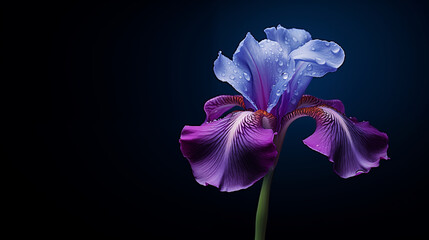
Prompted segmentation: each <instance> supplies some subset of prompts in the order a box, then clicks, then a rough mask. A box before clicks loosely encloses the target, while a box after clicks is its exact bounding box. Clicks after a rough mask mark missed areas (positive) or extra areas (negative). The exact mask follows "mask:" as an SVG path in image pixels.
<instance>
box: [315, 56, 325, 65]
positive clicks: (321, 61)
mask: <svg viewBox="0 0 429 240" xmlns="http://www.w3.org/2000/svg"><path fill="white" fill-rule="evenodd" d="M315 60H316V62H317V64H320V65H323V64H325V63H326V61H325V60H323V59H321V58H318V57H317V58H315Z"/></svg>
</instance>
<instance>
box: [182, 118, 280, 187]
mask: <svg viewBox="0 0 429 240" xmlns="http://www.w3.org/2000/svg"><path fill="white" fill-rule="evenodd" d="M274 121H275V120H274V117H273V116H272V115H271V114H269V113H267V112H265V111H262V110H259V111H256V112H251V111H237V112H232V113H230V114H228V115H227V116H226V117H224V118H222V119H219V120H217V121H212V122H208V123H205V124H203V125H201V126H185V127H184V128H183V130H182V134H181V137H180V140H179V141H180V149H181V151H182V153H183V155H184V156H185V157H186V158H187V159H188V160H189V163H190V164H191V167H192V171H193V174H194V177H195V179H196V181H197V182H198V183H199V184H201V185H212V186H215V187H217V188H219V189H220V190H221V191H226V192H232V191H237V190H240V189H244V188H247V187H249V186H251V185H253V184H254V183H255V182H256V181H258V180H259V179H261V178H262V177H263V176H265V174H266V173H267V172H268V171H269V169H270V168H271V167H272V166H273V164H274V160H275V158H276V156H277V151H276V147H275V145H274V143H273V138H274V135H275V134H274V132H273V130H272V129H266V128H264V126H266V125H267V124H266V123H267V122H268V123H272V122H274ZM268 125H270V124H268Z"/></svg>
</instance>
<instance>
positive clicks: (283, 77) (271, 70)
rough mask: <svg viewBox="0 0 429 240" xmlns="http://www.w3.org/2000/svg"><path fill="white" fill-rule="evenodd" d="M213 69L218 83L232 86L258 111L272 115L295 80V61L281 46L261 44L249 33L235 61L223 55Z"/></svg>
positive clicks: (238, 49) (263, 42)
mask: <svg viewBox="0 0 429 240" xmlns="http://www.w3.org/2000/svg"><path fill="white" fill-rule="evenodd" d="M214 65H215V66H214V71H215V74H216V76H217V77H218V78H219V80H221V81H224V82H228V83H229V84H231V85H232V86H233V87H234V88H235V89H236V90H237V91H238V92H240V93H241V94H242V95H243V96H244V97H245V98H246V99H247V100H248V101H249V102H250V103H251V104H252V105H253V106H255V109H260V110H267V111H268V112H270V110H271V109H272V108H273V107H274V106H275V105H276V103H277V102H278V99H279V98H280V96H281V95H282V94H283V91H284V90H285V89H286V86H287V84H286V83H287V82H288V81H290V79H291V78H292V75H293V69H294V60H293V59H292V58H290V57H289V56H288V55H287V52H286V51H285V50H284V49H283V48H282V47H281V46H280V44H279V43H277V42H275V41H271V40H263V41H261V42H259V43H258V42H257V41H256V40H255V39H254V38H253V36H252V35H251V34H250V33H248V34H247V35H246V38H245V39H244V40H243V41H242V42H241V43H240V45H239V46H238V48H237V50H236V52H235V53H234V56H233V61H231V60H229V59H228V58H226V57H224V56H223V55H221V54H220V55H219V57H218V59H217V60H216V61H215V63H214Z"/></svg>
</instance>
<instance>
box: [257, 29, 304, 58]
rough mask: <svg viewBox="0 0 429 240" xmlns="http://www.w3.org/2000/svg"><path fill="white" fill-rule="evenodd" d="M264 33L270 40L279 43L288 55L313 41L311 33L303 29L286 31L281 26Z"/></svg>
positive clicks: (266, 30)
mask: <svg viewBox="0 0 429 240" xmlns="http://www.w3.org/2000/svg"><path fill="white" fill-rule="evenodd" d="M264 32H265V34H266V35H267V38H268V39H270V40H272V41H276V42H278V43H279V44H280V46H282V47H283V48H284V49H285V50H286V52H287V53H288V54H289V53H290V52H291V51H293V50H295V49H297V48H299V47H301V46H302V45H304V44H305V43H306V42H308V41H310V40H311V35H310V33H309V32H307V31H305V30H303V29H295V28H292V29H286V28H284V27H282V26H281V25H278V26H277V28H275V27H271V28H266V29H265V30H264Z"/></svg>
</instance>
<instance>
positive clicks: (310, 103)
mask: <svg viewBox="0 0 429 240" xmlns="http://www.w3.org/2000/svg"><path fill="white" fill-rule="evenodd" d="M318 105H328V106H330V107H333V108H335V110H337V111H338V112H340V113H342V114H344V113H345V108H344V104H343V103H342V102H341V101H340V100H338V99H333V100H323V99H320V98H317V97H313V96H311V95H303V96H302V98H301V100H300V101H299V103H298V108H303V107H314V106H318Z"/></svg>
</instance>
